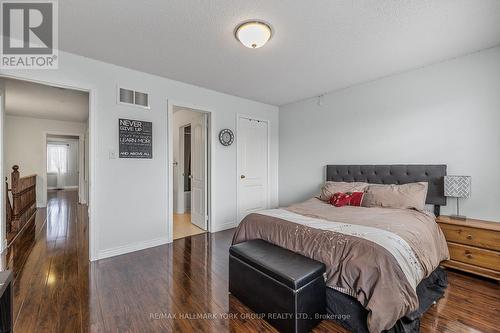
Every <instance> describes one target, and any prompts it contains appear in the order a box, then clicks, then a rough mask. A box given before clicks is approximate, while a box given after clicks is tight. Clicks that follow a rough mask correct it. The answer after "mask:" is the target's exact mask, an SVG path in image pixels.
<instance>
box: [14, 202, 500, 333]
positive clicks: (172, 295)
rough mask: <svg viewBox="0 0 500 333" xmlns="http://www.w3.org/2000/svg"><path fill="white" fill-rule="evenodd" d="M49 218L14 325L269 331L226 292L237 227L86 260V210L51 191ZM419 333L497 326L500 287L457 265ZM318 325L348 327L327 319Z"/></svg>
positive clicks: (23, 278)
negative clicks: (231, 246)
mask: <svg viewBox="0 0 500 333" xmlns="http://www.w3.org/2000/svg"><path fill="white" fill-rule="evenodd" d="M39 214H41V215H40V216H39V217H38V218H39V220H42V221H43V218H41V217H42V216H45V215H46V216H47V222H46V224H43V223H41V225H38V230H39V233H38V238H37V241H36V243H35V245H34V247H33V249H32V251H31V253H30V255H29V257H28V259H27V260H26V263H25V265H24V268H23V269H22V271H20V272H18V275H17V279H16V283H15V285H14V289H15V296H14V297H15V311H16V312H15V313H16V321H15V332H16V333H17V332H88V331H91V332H217V333H223V332H266V331H269V332H273V331H274V330H273V328H272V327H271V326H269V325H268V324H267V323H266V322H264V321H262V320H259V319H255V318H254V317H253V314H252V312H251V311H250V310H248V309H247V308H246V307H245V306H244V305H242V304H241V303H240V302H239V301H238V300H236V299H235V298H234V297H231V296H228V292H227V276H228V266H227V265H228V249H229V245H230V242H231V237H232V234H233V232H234V230H227V231H222V232H218V233H214V234H201V235H196V236H192V237H187V238H183V239H179V240H176V241H174V242H173V243H172V244H169V245H164V246H159V247H155V248H152V249H147V250H143V251H139V252H135V253H131V254H127V255H122V256H118V257H114V258H109V259H104V260H100V261H98V262H93V263H92V264H90V265H89V264H88V261H87V253H88V243H87V241H86V239H87V215H86V207H85V206H81V205H78V204H77V203H76V193H75V192H73V193H71V192H58V193H57V194H53V195H51V196H50V198H49V205H48V208H47V213H46V214H45V211H43V210H42V211H40V213H39ZM449 282H450V286H449V288H448V290H447V292H446V295H445V298H443V299H442V300H441V301H440V302H439V303H438V304H437V305H436V306H434V307H433V308H432V309H431V310H430V311H429V312H428V313H427V314H426V315H425V316H424V318H423V320H422V330H421V331H422V332H429V333H430V332H453V333H456V332H499V330H498V328H497V317H498V313H500V289H499V285H498V284H497V283H494V282H490V281H487V280H482V279H478V278H474V277H471V276H467V275H462V274H458V273H455V272H450V273H449ZM315 331H316V332H346V331H345V330H344V329H342V328H341V327H339V326H338V325H337V324H335V323H333V322H328V321H324V322H322V323H321V325H320V326H319V327H318V328H317V329H316V330H315Z"/></svg>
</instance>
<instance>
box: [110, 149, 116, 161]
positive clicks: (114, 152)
mask: <svg viewBox="0 0 500 333" xmlns="http://www.w3.org/2000/svg"><path fill="white" fill-rule="evenodd" d="M109 159H110V160H114V159H116V151H114V150H113V149H111V150H110V151H109Z"/></svg>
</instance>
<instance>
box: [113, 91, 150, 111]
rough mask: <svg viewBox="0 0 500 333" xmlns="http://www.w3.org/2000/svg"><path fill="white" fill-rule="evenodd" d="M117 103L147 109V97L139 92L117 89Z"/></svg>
mask: <svg viewBox="0 0 500 333" xmlns="http://www.w3.org/2000/svg"><path fill="white" fill-rule="evenodd" d="M118 103H120V104H126V105H132V106H138V107H141V108H144V109H149V95H148V94H147V93H144V92H140V91H135V90H131V89H125V88H118Z"/></svg>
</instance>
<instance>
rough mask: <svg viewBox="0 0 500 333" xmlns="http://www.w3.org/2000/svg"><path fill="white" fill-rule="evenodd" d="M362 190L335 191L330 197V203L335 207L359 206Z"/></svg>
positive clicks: (361, 199)
mask: <svg viewBox="0 0 500 333" xmlns="http://www.w3.org/2000/svg"><path fill="white" fill-rule="evenodd" d="M364 194H365V193H364V192H347V193H342V192H337V193H335V194H334V195H333V196H332V197H331V198H330V204H332V205H334V206H335V207H342V206H361V202H362V201H363V195H364Z"/></svg>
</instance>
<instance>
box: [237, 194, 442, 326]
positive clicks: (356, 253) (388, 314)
mask: <svg viewBox="0 0 500 333" xmlns="http://www.w3.org/2000/svg"><path fill="white" fill-rule="evenodd" d="M251 239H263V240H266V241H268V242H270V243H272V244H276V245H278V246H281V247H284V248H287V249H289V250H291V251H294V252H297V253H300V254H302V255H304V256H307V257H310V258H313V259H316V260H318V261H321V262H323V263H324V264H325V265H326V267H327V271H326V284H327V286H328V287H330V288H333V289H336V290H338V291H341V292H343V293H346V294H349V295H351V296H353V297H355V298H356V299H357V300H358V301H359V302H360V303H361V304H362V305H363V306H364V307H365V308H366V309H367V310H368V311H369V315H368V322H367V326H368V329H369V331H370V332H371V333H375V332H381V331H383V330H385V329H389V328H391V327H392V326H394V324H395V323H396V321H397V320H398V319H399V318H401V317H403V316H405V315H406V314H408V313H410V312H412V311H414V310H416V309H417V307H418V298H417V294H416V286H417V285H418V283H419V282H420V281H421V280H422V279H423V278H425V277H427V276H428V275H429V274H430V273H431V272H432V271H433V270H434V269H436V267H437V266H438V265H439V263H440V262H441V261H442V260H445V259H448V256H449V254H448V248H447V246H446V241H445V239H444V236H443V234H442V232H441V230H440V229H439V227H438V226H437V224H436V223H435V218H434V216H433V215H432V214H429V213H423V212H419V211H416V210H409V209H390V208H365V207H349V206H348V207H339V208H336V207H334V206H332V205H330V204H328V203H325V202H323V201H321V200H318V199H316V198H313V199H310V200H308V201H305V202H303V203H300V204H295V205H292V206H290V207H288V208H285V209H273V210H267V211H262V212H258V213H254V214H250V215H248V216H247V217H246V218H245V219H244V220H243V221H242V222H241V224H240V225H239V227H238V229H237V230H236V232H235V235H234V238H233V243H235V244H236V243H241V242H244V241H247V240H251Z"/></svg>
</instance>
